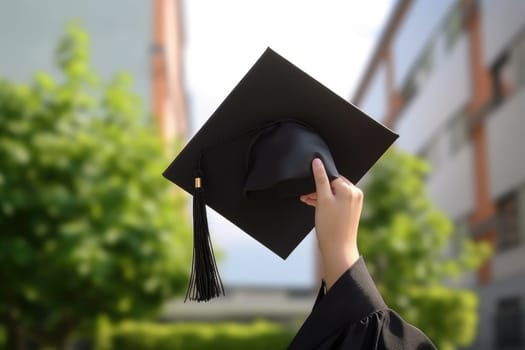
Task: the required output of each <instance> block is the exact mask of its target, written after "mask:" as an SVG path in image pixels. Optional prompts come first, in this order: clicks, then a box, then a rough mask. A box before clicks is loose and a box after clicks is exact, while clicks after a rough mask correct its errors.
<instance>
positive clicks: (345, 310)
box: [288, 257, 436, 350]
mask: <svg viewBox="0 0 525 350" xmlns="http://www.w3.org/2000/svg"><path fill="white" fill-rule="evenodd" d="M288 349H289V350H309V349H312V350H313V349H315V350H336V349H337V350H339V349H374V350H383V349H388V350H391V349H392V350H393V349H396V350H398V349H399V350H401V349H409V350H412V349H413V350H435V349H436V348H435V346H434V345H433V344H432V342H431V341H430V340H429V339H428V338H427V336H426V335H425V334H423V332H421V331H420V330H419V329H417V328H416V327H414V326H412V325H410V324H409V323H407V322H406V321H404V320H403V319H402V318H401V317H400V316H399V315H398V314H397V313H395V312H394V311H393V310H391V309H389V308H388V306H387V305H386V304H385V302H384V301H383V298H382V297H381V295H380V294H379V291H378V290H377V288H376V285H375V284H374V281H373V280H372V278H371V276H370V274H369V272H368V269H367V267H366V265H365V262H364V260H363V258H362V257H361V258H359V260H358V261H357V262H356V263H355V264H354V265H352V267H350V268H349V269H348V270H347V271H346V272H345V273H343V275H341V277H340V278H339V279H338V280H337V282H336V283H334V285H333V286H332V288H330V290H329V291H328V292H327V293H326V294H325V292H324V285H323V286H321V290H320V291H319V295H318V297H317V300H316V302H315V304H314V307H313V309H312V312H311V313H310V315H309V316H308V318H307V319H306V321H305V322H304V324H303V325H302V327H301V329H299V332H298V333H297V334H296V335H295V337H294V339H293V340H292V343H291V344H290V345H289V347H288Z"/></svg>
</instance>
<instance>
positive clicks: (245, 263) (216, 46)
mask: <svg viewBox="0 0 525 350" xmlns="http://www.w3.org/2000/svg"><path fill="white" fill-rule="evenodd" d="M393 5H394V0H368V1H361V0H325V1H320V0H317V1H314V0H263V1H259V0H253V1H251V0H250V1H248V0H222V1H213V0H187V1H185V2H184V22H185V23H184V25H185V28H184V30H185V33H184V36H185V39H184V40H185V47H184V50H185V51H184V62H185V83H186V89H187V96H188V103H189V113H190V115H189V117H190V123H191V125H192V132H195V131H197V130H198V128H200V126H201V125H202V124H203V123H204V122H205V121H206V120H207V119H208V118H209V116H211V115H212V114H213V112H214V111H215V109H216V108H217V107H218V106H219V104H220V103H221V102H222V100H223V99H224V98H225V97H226V96H227V95H228V93H229V92H230V91H231V90H232V89H233V88H234V87H235V85H236V84H237V83H238V82H239V80H241V78H242V77H243V76H244V74H245V73H246V72H247V71H248V69H249V68H250V67H251V66H252V65H253V63H255V61H256V60H257V58H258V57H259V56H260V55H261V54H262V53H263V51H264V50H265V49H266V48H267V47H271V48H272V49H273V50H275V51H276V52H277V53H279V54H280V55H282V56H284V57H285V58H286V59H288V60H289V61H291V62H292V63H294V64H295V65H296V66H298V67H299V68H301V69H302V70H303V71H305V72H306V73H308V74H309V75H311V76H312V77H314V78H315V79H317V80H318V81H319V82H321V83H322V84H323V85H325V86H326V87H328V88H329V89H330V90H332V91H333V92H335V93H336V94H338V95H339V96H341V97H343V98H345V99H347V100H348V99H349V98H350V97H351V95H352V94H353V92H354V90H355V88H356V85H357V84H358V82H359V79H360V78H361V77H362V75H363V71H364V69H365V64H366V63H367V61H368V60H369V59H370V57H371V54H372V50H373V49H374V47H375V45H376V44H377V40H378V37H379V35H380V33H381V30H382V28H383V26H384V24H385V21H386V20H387V18H388V16H389V14H390V11H391V9H392V7H393ZM208 219H209V226H210V232H211V235H212V239H213V241H214V244H215V246H217V247H218V248H219V249H220V250H221V251H222V259H221V260H220V264H219V269H220V272H221V276H222V278H223V281H224V283H225V284H229V285H251V286H253V285H264V286H268V285H270V286H286V287H312V286H314V285H315V284H316V283H317V281H316V272H315V271H316V268H315V266H316V264H315V249H316V242H315V236H314V235H313V234H312V233H311V234H310V235H308V237H307V238H306V239H305V240H304V241H303V242H302V243H301V244H300V245H299V247H297V248H296V249H295V251H294V252H292V254H291V255H290V257H289V258H288V259H287V260H286V261H283V260H282V259H281V258H279V257H278V256H277V255H274V254H273V253H272V252H270V251H269V250H267V249H266V248H265V247H263V246H262V245H261V244H259V243H258V242H257V241H255V240H254V239H252V238H251V237H249V236H248V235H246V234H244V233H243V232H242V231H241V230H240V229H238V228H237V227H235V226H234V225H233V224H231V223H229V222H228V221H227V220H226V219H224V218H222V217H221V216H220V215H218V214H216V213H215V212H214V211H213V210H211V209H208Z"/></svg>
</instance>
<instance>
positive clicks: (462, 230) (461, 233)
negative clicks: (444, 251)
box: [450, 218, 470, 257]
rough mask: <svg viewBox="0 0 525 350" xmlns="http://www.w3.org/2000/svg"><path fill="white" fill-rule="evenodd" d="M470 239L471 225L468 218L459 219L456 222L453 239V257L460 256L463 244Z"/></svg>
mask: <svg viewBox="0 0 525 350" xmlns="http://www.w3.org/2000/svg"><path fill="white" fill-rule="evenodd" d="M469 238H470V224H469V221H468V219H467V218H462V219H458V220H456V221H455V222H454V235H453V236H452V239H451V242H450V244H451V254H452V256H453V257H457V256H459V255H460V253H461V251H462V249H463V242H464V241H465V240H466V239H469Z"/></svg>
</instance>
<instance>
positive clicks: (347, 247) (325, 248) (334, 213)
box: [300, 159, 363, 289]
mask: <svg viewBox="0 0 525 350" xmlns="http://www.w3.org/2000/svg"><path fill="white" fill-rule="evenodd" d="M312 168H313V173H314V178H315V184H316V193H311V194H308V195H303V196H301V197H300V199H301V201H303V202H304V203H306V204H308V205H311V206H314V207H316V210H315V228H316V235H317V241H318V244H319V250H320V252H321V261H322V264H323V271H324V280H325V283H326V287H327V289H330V288H331V287H332V286H333V284H334V283H335V281H337V279H338V278H339V277H340V276H341V275H342V274H343V273H344V272H345V271H346V270H348V269H349V268H350V267H351V266H352V265H353V264H354V263H355V262H356V261H357V260H358V259H359V251H358V249H357V229H358V226H359V217H360V216H361V208H362V207H363V192H362V191H361V190H360V189H359V188H357V187H356V186H354V185H353V184H352V183H351V182H350V181H349V180H347V179H346V178H344V177H342V176H340V177H338V178H337V179H335V180H333V181H332V182H331V183H330V182H329V180H328V176H327V175H326V172H325V169H324V166H323V163H322V162H321V160H319V159H314V161H313V162H312Z"/></svg>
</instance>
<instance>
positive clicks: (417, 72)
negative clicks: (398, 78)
mask: <svg viewBox="0 0 525 350" xmlns="http://www.w3.org/2000/svg"><path fill="white" fill-rule="evenodd" d="M433 57H434V45H433V42H431V43H430V45H429V46H428V47H427V48H426V49H425V51H424V52H423V54H422V55H421V57H420V58H419V59H418V60H417V62H416V64H415V65H414V67H413V68H412V71H411V72H410V74H409V76H408V79H407V81H406V83H405V85H404V86H403V89H402V91H401V95H402V96H403V100H404V101H405V103H406V102H408V101H410V100H411V99H412V97H414V96H415V94H416V93H417V91H418V90H419V88H420V87H421V86H423V84H425V82H426V80H427V79H428V76H429V75H430V72H431V71H432V65H433Z"/></svg>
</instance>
